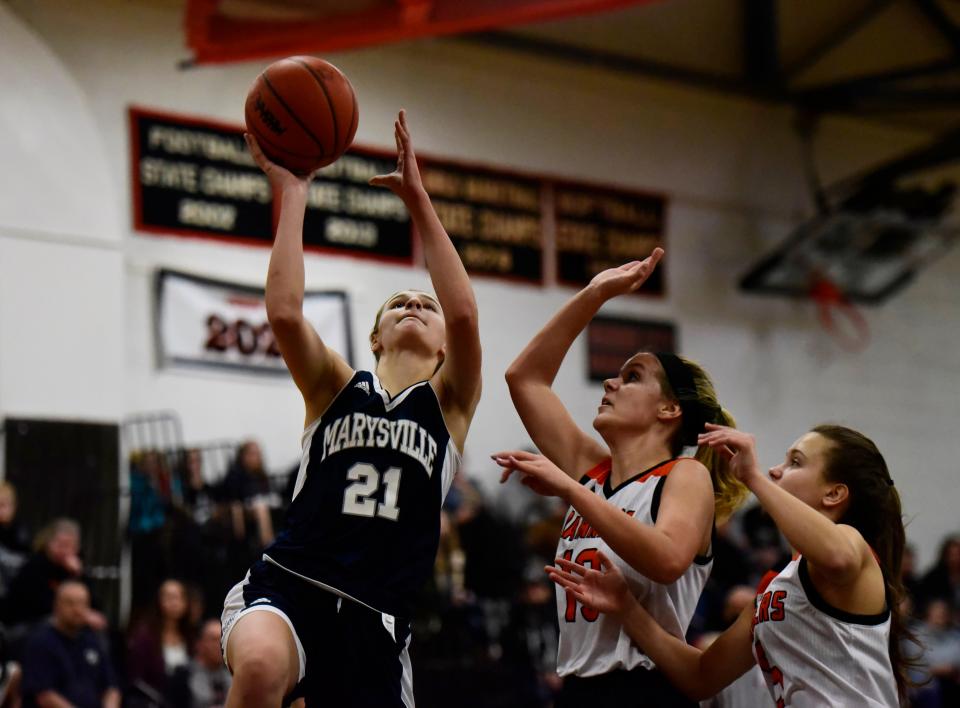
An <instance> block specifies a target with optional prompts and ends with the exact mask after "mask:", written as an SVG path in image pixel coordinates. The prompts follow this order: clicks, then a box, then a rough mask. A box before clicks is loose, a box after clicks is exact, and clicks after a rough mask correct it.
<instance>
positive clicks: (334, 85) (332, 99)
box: [244, 56, 360, 174]
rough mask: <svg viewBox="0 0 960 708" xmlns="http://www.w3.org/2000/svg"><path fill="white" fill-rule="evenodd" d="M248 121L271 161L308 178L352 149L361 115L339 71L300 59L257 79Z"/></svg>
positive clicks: (312, 59)
mask: <svg viewBox="0 0 960 708" xmlns="http://www.w3.org/2000/svg"><path fill="white" fill-rule="evenodd" d="M244 118H245V119H246V122H247V132H249V133H251V134H252V135H253V136H254V137H255V138H256V139H257V142H258V143H259V144H260V148H261V149H262V150H263V152H264V154H265V155H266V156H267V157H269V158H270V159H271V160H273V161H274V162H276V163H277V164H279V165H283V166H284V167H286V168H287V169H288V170H290V171H291V172H296V173H297V174H307V173H309V172H312V171H313V170H315V169H317V168H318V167H323V166H325V165H329V164H330V163H332V162H333V161H334V160H336V159H337V158H338V157H340V156H341V155H342V154H343V153H344V152H345V151H346V149H347V148H348V147H350V143H352V142H353V136H354V135H355V134H356V132H357V122H358V121H359V119H360V113H359V111H358V110H357V97H356V95H355V94H354V92H353V87H352V86H351V85H350V82H349V81H348V80H347V77H346V76H344V75H343V74H342V73H341V71H340V70H339V69H338V68H337V67H335V66H334V65H333V64H330V63H329V62H326V61H324V60H323V59H317V58H316V57H308V56H297V57H287V58H286V59H281V60H280V61H277V62H274V63H273V64H271V65H270V66H268V67H267V68H266V69H264V71H263V73H261V74H260V75H259V76H258V77H257V78H256V80H255V81H254V82H253V85H252V86H251V87H250V91H249V92H248V93H247V103H246V106H245V108H244Z"/></svg>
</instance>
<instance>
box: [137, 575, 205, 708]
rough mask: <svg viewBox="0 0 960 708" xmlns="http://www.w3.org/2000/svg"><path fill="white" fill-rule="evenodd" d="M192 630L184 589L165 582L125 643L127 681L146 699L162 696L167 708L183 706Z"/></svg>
mask: <svg viewBox="0 0 960 708" xmlns="http://www.w3.org/2000/svg"><path fill="white" fill-rule="evenodd" d="M193 637H194V627H193V623H192V621H191V618H190V606H189V602H188V599H187V590H186V588H185V587H184V585H183V583H181V582H180V581H178V580H169V579H168V580H165V581H164V582H163V583H162V584H161V585H160V589H159V590H158V591H157V599H156V602H155V604H154V606H153V607H152V608H151V611H150V613H149V614H148V615H147V618H146V620H145V621H143V622H142V623H141V624H140V625H139V626H137V627H136V628H135V629H134V630H133V631H132V632H131V633H130V639H129V642H128V644H127V678H128V679H129V681H130V684H131V686H132V687H133V688H134V689H136V690H139V693H140V694H145V695H147V696H153V695H159V696H162V697H163V698H164V700H165V702H166V703H167V704H168V705H171V706H181V705H185V704H186V700H187V695H188V690H187V664H188V662H189V660H190V654H189V652H190V645H191V644H192V642H193Z"/></svg>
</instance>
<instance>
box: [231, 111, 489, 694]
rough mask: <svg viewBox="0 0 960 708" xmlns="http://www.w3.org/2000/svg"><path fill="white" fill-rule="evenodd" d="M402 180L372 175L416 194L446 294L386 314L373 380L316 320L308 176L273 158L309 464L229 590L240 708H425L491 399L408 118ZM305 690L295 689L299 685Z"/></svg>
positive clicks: (278, 249) (273, 298)
mask: <svg viewBox="0 0 960 708" xmlns="http://www.w3.org/2000/svg"><path fill="white" fill-rule="evenodd" d="M395 134H396V141H397V152H398V154H397V169H396V171H395V172H393V173H392V174H389V175H383V176H378V177H374V178H373V179H372V180H371V183H372V184H374V185H379V186H383V187H386V188H388V189H390V190H391V191H393V192H394V193H395V194H397V195H398V196H399V197H400V198H401V199H403V201H404V203H405V204H406V206H407V208H408V210H409V211H410V214H411V217H412V219H413V222H414V224H415V225H416V228H417V231H418V232H419V234H420V237H421V239H422V240H423V246H424V251H425V255H426V261H427V266H428V270H429V272H430V276H431V279H432V281H433V285H434V287H435V289H436V293H437V296H436V298H434V297H433V296H431V295H428V294H427V293H423V292H419V291H412V290H410V291H403V292H399V293H396V294H395V295H393V296H391V297H390V298H389V299H388V300H387V301H386V303H384V305H383V306H382V307H381V308H380V311H379V312H378V313H377V317H376V321H375V324H374V328H373V332H372V333H371V335H370V346H371V349H372V351H373V353H374V355H375V357H376V359H377V365H376V370H375V371H374V372H369V371H354V370H353V369H352V368H351V367H350V366H349V364H347V362H346V361H344V359H343V358H342V357H341V356H340V355H339V354H338V353H337V352H334V351H331V350H330V349H328V348H327V347H326V345H324V343H323V342H322V341H321V340H320V337H319V336H318V335H317V332H316V331H315V330H314V328H313V327H312V326H311V324H310V323H309V322H307V320H306V319H304V316H303V311H302V305H303V294H304V262H303V217H304V210H305V206H306V198H307V190H308V186H309V184H310V178H309V177H306V178H301V177H297V176H295V175H293V174H292V173H290V172H289V171H287V170H286V169H284V168H282V167H280V166H278V165H277V164H275V163H273V162H270V161H269V160H268V159H267V158H266V157H265V156H264V155H263V153H262V152H261V151H260V149H259V147H258V146H257V144H256V142H255V141H254V140H252V139H248V140H249V143H250V149H251V151H252V153H253V155H254V158H255V159H256V161H257V164H258V165H259V166H260V167H261V168H262V169H263V170H264V172H265V173H266V174H267V176H268V177H269V179H270V181H271V184H272V185H273V187H274V188H275V191H276V193H277V194H279V195H280V200H281V211H280V218H279V223H278V226H277V235H276V239H275V241H274V245H273V252H272V254H271V257H270V268H269V273H268V276H267V288H266V301H267V314H268V316H269V318H270V323H271V325H272V326H273V331H274V333H275V335H276V338H277V341H278V343H279V345H280V351H281V353H282V354H283V358H284V361H285V362H286V364H287V367H288V368H289V370H290V374H291V375H292V376H293V380H294V382H295V383H296V385H297V387H298V388H299V389H300V392H301V394H302V395H303V400H304V403H305V406H306V430H305V431H304V433H303V457H302V460H301V463H300V471H299V476H298V478H297V483H296V488H295V491H294V498H293V502H292V504H291V505H290V508H289V510H288V512H287V519H286V528H285V530H284V531H283V532H282V533H281V534H280V535H279V536H278V537H277V539H276V540H275V541H274V542H273V544H271V545H270V546H269V547H268V548H267V549H266V550H265V551H264V554H263V559H262V560H260V561H258V562H257V563H255V564H254V565H253V566H252V568H251V569H250V572H249V573H248V574H247V577H246V578H245V579H244V580H243V581H242V582H240V583H238V584H237V585H236V586H235V587H234V588H233V590H231V591H230V593H229V594H228V595H227V598H226V602H225V604H224V613H223V628H224V629H223V643H224V649H225V656H226V659H227V663H228V665H229V667H230V668H231V670H232V671H233V674H234V681H233V685H232V687H231V690H230V695H229V698H228V702H227V705H228V706H231V708H232V707H235V706H244V707H245V708H249V707H250V706H270V707H271V708H276V707H277V706H279V705H280V704H281V700H282V699H283V698H284V697H285V696H286V697H292V696H304V697H306V700H307V704H308V705H329V706H378V707H381V706H382V707H384V708H390V707H395V708H412V706H413V686H412V680H411V674H410V659H409V656H408V653H407V648H408V646H409V642H410V625H409V618H410V614H411V605H412V604H413V599H414V595H415V593H416V592H417V591H418V590H419V589H420V587H421V585H423V583H424V582H425V580H426V579H427V578H428V577H429V576H430V574H431V573H432V570H433V562H434V558H435V556H436V552H437V545H438V542H439V531H440V506H441V504H442V503H443V499H444V496H445V495H446V492H447V490H448V489H449V488H450V484H451V483H452V481H453V477H454V475H455V474H456V472H457V469H458V468H459V466H460V461H461V451H462V450H463V445H464V440H465V439H466V436H467V430H468V428H469V427H470V421H471V420H472V418H473V413H474V410H475V408H476V405H477V402H478V400H479V398H480V337H479V331H478V324H477V306H476V302H475V300H474V296H473V290H472V289H471V287H470V281H469V279H468V277H467V273H466V271H465V270H464V267H463V265H462V263H461V262H460V258H459V256H458V255H457V252H456V250H455V249H454V246H453V244H452V243H451V242H450V239H449V237H448V236H447V234H446V232H445V231H444V229H443V226H442V225H441V224H440V221H439V219H438V218H437V216H436V213H435V212H434V210H433V207H432V206H431V204H430V199H429V197H428V196H427V194H426V192H425V191H424V189H423V186H422V183H421V181H420V173H419V170H418V167H417V161H416V157H415V156H414V153H413V145H412V143H411V140H410V134H409V132H408V130H407V124H406V117H405V115H404V113H403V111H401V112H400V116H399V118H398V120H397V122H396V125H395ZM295 687H296V690H294V689H295Z"/></svg>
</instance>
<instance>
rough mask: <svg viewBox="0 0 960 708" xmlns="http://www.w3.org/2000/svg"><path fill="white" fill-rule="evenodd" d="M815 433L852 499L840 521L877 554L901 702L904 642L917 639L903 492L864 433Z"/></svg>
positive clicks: (832, 474)
mask: <svg viewBox="0 0 960 708" xmlns="http://www.w3.org/2000/svg"><path fill="white" fill-rule="evenodd" d="M813 432H815V433H817V434H818V435H822V436H823V437H824V438H826V439H827V440H829V441H830V443H831V445H830V447H829V449H828V450H827V464H826V468H825V470H824V478H825V479H826V480H827V481H828V482H838V483H840V484H844V485H846V487H847V489H848V490H849V494H850V503H849V504H848V505H847V509H846V511H845V512H844V514H843V517H842V518H840V520H839V523H842V524H849V525H850V526H853V527H854V528H855V529H857V531H859V532H860V534H861V535H862V536H863V539H864V540H865V541H866V542H867V543H868V544H869V545H870V547H871V548H872V549H873V552H874V553H875V554H876V557H877V562H878V563H879V564H880V570H881V571H882V572H883V582H884V585H885V594H886V599H887V607H888V608H890V664H891V665H892V666H893V675H894V678H895V679H896V682H897V692H898V693H899V695H900V700H901V703H903V702H904V701H905V700H906V691H907V668H908V665H909V664H910V663H911V662H910V661H908V660H907V658H906V657H905V656H904V654H903V649H902V641H903V640H904V639H906V640H908V641H913V642H916V638H915V637H914V636H913V634H912V633H911V632H910V631H909V630H908V629H907V626H906V621H905V618H904V616H903V612H902V610H901V608H900V601H901V600H902V599H903V597H904V595H905V590H904V587H903V582H902V580H901V577H900V566H901V564H902V562H903V548H904V545H905V543H906V533H905V532H904V529H903V513H902V511H901V508H900V494H899V493H898V492H897V488H896V487H895V486H894V485H893V479H892V478H891V477H890V472H889V470H888V469H887V463H886V461H885V460H884V459H883V455H881V454H880V451H879V450H878V449H877V446H876V445H874V443H873V441H872V440H870V438H868V437H867V436H865V435H863V434H862V433H859V432H857V431H856V430H851V429H850V428H845V427H843V426H841V425H818V426H817V427H815V428H814V429H813Z"/></svg>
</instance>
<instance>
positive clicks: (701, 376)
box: [657, 357, 748, 522]
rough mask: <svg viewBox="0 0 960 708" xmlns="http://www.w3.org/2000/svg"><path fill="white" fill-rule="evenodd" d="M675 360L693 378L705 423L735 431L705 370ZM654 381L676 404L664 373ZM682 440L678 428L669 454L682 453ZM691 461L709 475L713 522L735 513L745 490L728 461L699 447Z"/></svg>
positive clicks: (744, 496) (692, 363)
mask: <svg viewBox="0 0 960 708" xmlns="http://www.w3.org/2000/svg"><path fill="white" fill-rule="evenodd" d="M678 358H679V359H680V360H681V361H682V362H683V363H684V364H685V365H686V367H687V369H688V370H689V372H690V374H691V376H692V377H693V387H694V389H695V390H696V399H697V400H696V403H697V405H698V407H699V408H700V409H701V410H702V411H710V414H709V415H706V416H705V420H704V422H706V423H716V424H717V425H726V426H728V427H731V428H735V427H737V421H736V420H734V417H733V415H732V414H731V413H730V411H728V410H726V409H725V408H723V407H722V406H721V405H720V402H719V400H718V399H717V391H716V389H715V388H714V386H713V381H712V380H711V379H710V376H709V375H708V374H707V372H706V371H705V370H704V368H703V367H702V366H700V364H698V363H697V362H695V361H692V360H690V359H687V358H686V357H678ZM657 378H658V379H659V381H660V388H661V389H662V390H663V393H664V395H665V396H666V397H668V398H670V399H671V400H677V394H676V393H675V392H674V390H673V387H672V386H671V385H670V382H669V381H668V380H667V376H666V372H664V371H663V369H662V368H661V369H660V370H659V373H658V376H657ZM682 438H683V429H682V426H681V427H680V428H678V429H677V432H676V434H675V435H674V437H673V439H672V440H671V441H670V451H671V453H672V454H673V455H675V456H676V455H679V454H680V453H681V452H682V451H683V447H684V443H683V439H682ZM694 457H695V458H696V459H697V460H698V461H699V462H701V463H702V464H703V466H704V467H706V468H707V469H708V470H709V471H710V480H711V481H712V482H713V500H714V513H715V515H716V521H718V522H719V521H722V520H723V519H725V518H727V517H728V516H730V514H732V513H733V512H734V511H736V509H737V507H738V506H740V504H741V503H742V502H743V500H744V499H746V497H747V494H748V490H747V487H746V485H744V484H743V482H741V481H740V480H738V479H737V478H736V477H734V476H733V474H732V473H731V471H730V466H729V465H728V464H727V461H726V460H725V459H723V457H721V456H720V455H719V454H718V453H716V452H714V451H713V450H712V449H711V448H710V447H709V446H707V445H701V446H699V447H698V448H697V452H696V454H695V455H694Z"/></svg>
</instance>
